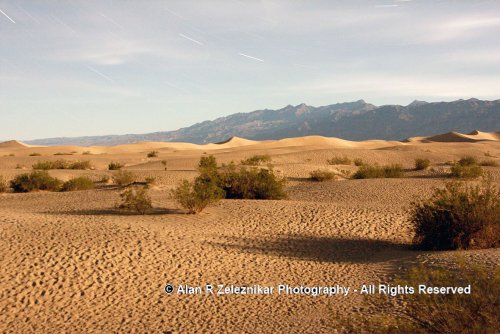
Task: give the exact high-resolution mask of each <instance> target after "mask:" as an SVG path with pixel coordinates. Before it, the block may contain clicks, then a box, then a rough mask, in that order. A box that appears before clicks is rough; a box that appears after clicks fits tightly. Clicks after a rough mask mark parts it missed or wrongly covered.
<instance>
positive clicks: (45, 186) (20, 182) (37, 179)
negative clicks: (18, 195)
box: [10, 171, 62, 192]
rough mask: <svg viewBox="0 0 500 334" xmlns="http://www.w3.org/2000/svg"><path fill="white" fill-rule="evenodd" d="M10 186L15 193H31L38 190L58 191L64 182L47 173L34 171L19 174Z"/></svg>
mask: <svg viewBox="0 0 500 334" xmlns="http://www.w3.org/2000/svg"><path fill="white" fill-rule="evenodd" d="M10 186H11V188H12V189H13V190H14V192H30V191H37V190H50V191H58V190H60V189H61V186H62V181H61V180H59V179H57V178H55V177H52V176H50V175H49V173H48V172H47V171H33V172H31V173H29V174H28V173H26V174H19V175H17V176H16V177H15V178H14V179H13V180H12V181H10Z"/></svg>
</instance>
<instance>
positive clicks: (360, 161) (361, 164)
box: [354, 158, 365, 167]
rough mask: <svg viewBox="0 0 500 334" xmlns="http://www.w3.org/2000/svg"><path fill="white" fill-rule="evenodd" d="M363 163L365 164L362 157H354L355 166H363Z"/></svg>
mask: <svg viewBox="0 0 500 334" xmlns="http://www.w3.org/2000/svg"><path fill="white" fill-rule="evenodd" d="M364 164H365V163H364V162H363V160H362V159H360V158H357V159H354V165H355V166H358V167H359V166H363V165H364Z"/></svg>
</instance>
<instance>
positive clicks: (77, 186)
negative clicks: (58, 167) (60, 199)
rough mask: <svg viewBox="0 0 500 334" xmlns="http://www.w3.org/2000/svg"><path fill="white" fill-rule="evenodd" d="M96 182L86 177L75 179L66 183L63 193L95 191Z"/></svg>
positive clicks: (63, 186) (62, 189)
mask: <svg viewBox="0 0 500 334" xmlns="http://www.w3.org/2000/svg"><path fill="white" fill-rule="evenodd" d="M94 187H95V185H94V182H93V181H92V180H91V179H89V178H88V177H85V176H80V177H75V178H72V179H71V180H68V181H66V182H64V184H63V185H62V188H61V191H75V190H89V189H94Z"/></svg>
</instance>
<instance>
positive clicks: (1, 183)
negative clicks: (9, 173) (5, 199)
mask: <svg viewBox="0 0 500 334" xmlns="http://www.w3.org/2000/svg"><path fill="white" fill-rule="evenodd" d="M7 188H8V187H7V182H5V179H4V178H3V176H1V175H0V193H4V192H6V191H7Z"/></svg>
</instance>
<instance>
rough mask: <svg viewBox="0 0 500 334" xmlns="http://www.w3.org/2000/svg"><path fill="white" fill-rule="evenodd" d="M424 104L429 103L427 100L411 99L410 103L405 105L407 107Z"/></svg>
mask: <svg viewBox="0 0 500 334" xmlns="http://www.w3.org/2000/svg"><path fill="white" fill-rule="evenodd" d="M424 104H429V102H426V101H420V100H413V102H412V103H410V104H409V105H407V107H418V106H423V105H424Z"/></svg>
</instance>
